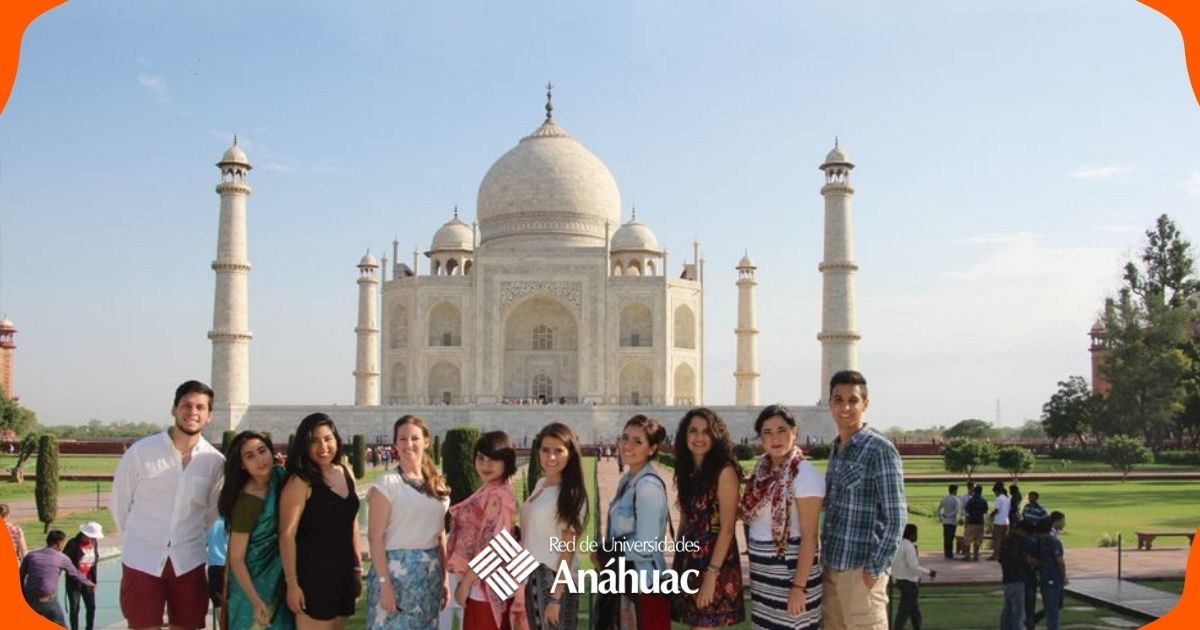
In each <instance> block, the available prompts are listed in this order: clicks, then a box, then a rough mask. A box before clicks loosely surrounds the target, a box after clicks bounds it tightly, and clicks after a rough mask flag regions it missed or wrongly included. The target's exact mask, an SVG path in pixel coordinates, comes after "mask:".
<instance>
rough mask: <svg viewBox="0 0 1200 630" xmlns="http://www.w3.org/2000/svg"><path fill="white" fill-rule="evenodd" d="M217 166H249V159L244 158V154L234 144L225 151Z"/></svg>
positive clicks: (240, 148)
mask: <svg viewBox="0 0 1200 630" xmlns="http://www.w3.org/2000/svg"><path fill="white" fill-rule="evenodd" d="M217 164H244V165H246V166H249V165H250V160H249V158H247V157H246V152H245V151H243V150H242V147H239V146H238V145H237V143H236V142H235V143H234V144H233V146H231V147H229V148H228V149H225V154H224V155H222V156H221V161H220V162H218V163H217Z"/></svg>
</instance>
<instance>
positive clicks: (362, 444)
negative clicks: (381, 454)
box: [350, 433, 367, 479]
mask: <svg viewBox="0 0 1200 630" xmlns="http://www.w3.org/2000/svg"><path fill="white" fill-rule="evenodd" d="M350 467H351V468H353V469H354V478H355V479H362V478H363V477H365V476H367V438H366V436H364V435H363V434H361V433H355V434H354V438H353V440H352V442H351V445H350Z"/></svg>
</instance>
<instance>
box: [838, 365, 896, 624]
mask: <svg viewBox="0 0 1200 630" xmlns="http://www.w3.org/2000/svg"><path fill="white" fill-rule="evenodd" d="M868 404H869V399H868V398H867V380H866V379H865V378H863V375H862V374H859V373H858V372H855V371H853V370H845V371H842V372H838V373H836V374H834V375H833V378H831V379H830V382H829V410H830V413H831V415H832V416H833V421H834V423H835V424H836V425H837V431H838V436H837V437H836V438H834V440H833V448H831V449H830V453H829V465H828V467H827V468H826V473H825V495H826V500H825V522H824V527H823V528H822V530H821V563H822V565H824V572H823V578H824V582H823V589H824V591H823V593H824V601H823V602H822V611H823V612H822V621H823V623H824V628H825V630H841V629H842V628H851V627H852V628H856V629H867V628H870V629H877V630H883V629H884V628H886V627H887V575H885V574H886V573H887V572H888V571H889V570H890V569H891V566H892V558H893V557H894V556H895V555H896V548H897V547H898V546H899V544H900V537H901V534H903V533H904V525H905V523H907V522H908V505H907V502H906V499H905V497H904V470H903V467H902V465H901V462H900V453H898V452H897V451H896V447H895V446H893V445H892V443H891V442H890V441H889V440H888V439H887V438H886V437H884V436H883V435H880V434H879V433H876V432H875V431H874V430H873V429H871V428H870V427H869V426H867V424H866V422H865V421H864V416H865V414H866V411H867V406H868ZM852 620H853V621H852Z"/></svg>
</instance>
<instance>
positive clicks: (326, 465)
mask: <svg viewBox="0 0 1200 630" xmlns="http://www.w3.org/2000/svg"><path fill="white" fill-rule="evenodd" d="M341 453H342V438H341V436H340V435H338V432H337V427H336V426H334V424H333V419H332V418H330V417H329V416H327V415H325V414H323V413H314V414H311V415H309V416H307V417H306V418H304V419H303V420H301V421H300V426H299V427H298V428H297V429H296V437H295V439H293V440H292V444H291V446H290V447H289V449H288V458H287V468H288V473H290V475H289V477H288V481H287V484H286V485H285V486H284V487H283V494H282V495H281V496H280V498H279V551H280V555H281V556H282V557H283V575H284V580H285V581H286V582H287V604H288V608H291V609H292V612H294V613H296V627H297V628H299V629H300V630H306V629H309V628H312V629H317V628H320V629H333V630H341V629H342V628H345V627H346V622H347V620H348V619H349V617H350V616H351V615H353V614H354V600H355V599H357V598H358V596H359V595H360V594H361V593H362V562H361V560H360V558H361V557H362V555H361V553H360V551H359V532H358V519H357V516H358V494H357V493H356V491H355V488H354V477H352V476H351V475H350V470H349V467H348V466H346V465H345V464H344V463H343V462H342V455H341Z"/></svg>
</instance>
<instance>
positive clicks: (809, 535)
mask: <svg viewBox="0 0 1200 630" xmlns="http://www.w3.org/2000/svg"><path fill="white" fill-rule="evenodd" d="M754 432H755V433H756V434H757V435H758V437H759V440H760V441H761V442H762V447H763V454H762V457H760V458H759V459H758V463H757V464H756V465H755V466H754V472H753V473H751V475H750V478H749V479H747V480H746V490H745V492H744V493H743V494H742V498H741V502H740V503H739V508H740V509H739V512H740V516H741V518H742V519H743V520H744V521H746V523H747V524H748V525H749V533H748V538H747V541H746V545H747V546H748V547H749V548H750V593H751V599H752V600H753V602H754V604H753V605H752V606H751V607H750V621H751V624H752V626H753V627H754V628H791V629H801V628H818V627H820V625H821V605H822V601H821V600H822V593H823V587H822V580H821V565H820V562H819V560H818V559H817V540H818V536H819V534H818V531H817V528H818V525H817V523H818V520H819V517H820V513H821V501H822V499H823V497H824V496H825V479H824V477H822V475H821V473H820V472H819V471H817V469H816V467H814V466H813V465H812V462H810V461H808V459H807V458H805V457H804V453H803V452H801V450H800V448H799V447H798V446H796V434H797V432H798V431H797V429H796V419H795V418H794V417H793V416H792V414H791V412H790V411H789V410H788V409H787V407H784V406H783V405H770V406H768V407H766V408H764V409H763V410H762V411H761V412H760V413H759V414H758V418H757V419H756V420H755V421H754ZM889 563H890V560H889ZM880 590H881V591H882V585H881V589H880ZM886 623H887V621H886V611H885V613H884V624H885V626H886Z"/></svg>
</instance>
